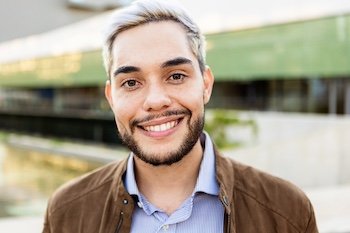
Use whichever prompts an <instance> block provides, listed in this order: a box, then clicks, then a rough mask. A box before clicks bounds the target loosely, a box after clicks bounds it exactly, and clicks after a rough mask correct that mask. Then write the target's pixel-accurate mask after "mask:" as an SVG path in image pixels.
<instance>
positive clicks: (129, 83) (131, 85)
mask: <svg viewBox="0 0 350 233" xmlns="http://www.w3.org/2000/svg"><path fill="white" fill-rule="evenodd" d="M140 85H141V84H140V83H139V82H138V81H137V80H135V79H130V80H126V81H125V82H123V84H122V87H124V88H125V89H127V90H135V89H137V88H138V87H139V86H140Z"/></svg>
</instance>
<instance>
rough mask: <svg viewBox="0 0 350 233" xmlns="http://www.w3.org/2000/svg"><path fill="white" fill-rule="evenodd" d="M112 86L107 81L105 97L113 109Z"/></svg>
mask: <svg viewBox="0 0 350 233" xmlns="http://www.w3.org/2000/svg"><path fill="white" fill-rule="evenodd" d="M111 88H112V84H111V81H110V80H107V81H106V85H105V97H106V99H107V101H108V103H109V106H110V107H111V108H112V107H113V101H112V90H111Z"/></svg>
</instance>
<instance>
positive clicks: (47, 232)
mask: <svg viewBox="0 0 350 233" xmlns="http://www.w3.org/2000/svg"><path fill="white" fill-rule="evenodd" d="M48 203H49V204H48V205H47V209H46V213H45V219H44V227H43V231H42V233H52V232H51V229H50V220H49V218H50V217H49V206H50V201H49V202H48Z"/></svg>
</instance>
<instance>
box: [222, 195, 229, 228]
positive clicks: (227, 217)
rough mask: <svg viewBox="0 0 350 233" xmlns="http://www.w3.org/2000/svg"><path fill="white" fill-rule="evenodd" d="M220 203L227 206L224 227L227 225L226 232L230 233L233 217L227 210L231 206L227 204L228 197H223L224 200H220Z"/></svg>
mask: <svg viewBox="0 0 350 233" xmlns="http://www.w3.org/2000/svg"><path fill="white" fill-rule="evenodd" d="M220 201H221V202H222V204H223V205H224V206H225V218H224V219H225V223H224V225H226V229H225V232H226V233H230V232H231V215H230V214H228V213H227V212H226V208H229V204H228V203H227V198H226V196H225V195H224V196H222V198H220Z"/></svg>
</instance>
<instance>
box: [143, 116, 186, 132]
mask: <svg viewBox="0 0 350 233" xmlns="http://www.w3.org/2000/svg"><path fill="white" fill-rule="evenodd" d="M182 119H183V118H181V119H177V120H174V121H169V122H165V123H163V124H159V125H148V126H139V127H140V128H142V129H143V130H145V131H147V132H163V131H167V130H169V129H172V128H174V127H175V126H177V125H178V124H179V123H180V121H181V120H182Z"/></svg>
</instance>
